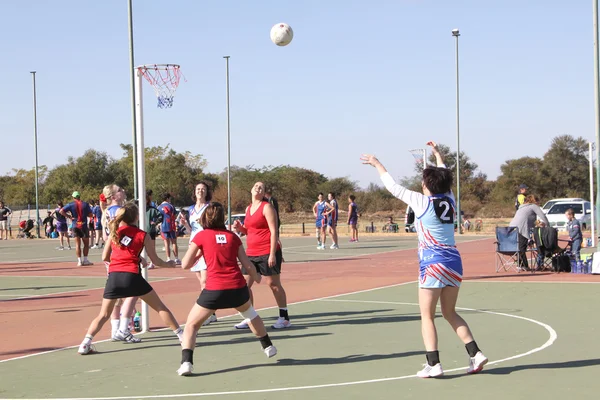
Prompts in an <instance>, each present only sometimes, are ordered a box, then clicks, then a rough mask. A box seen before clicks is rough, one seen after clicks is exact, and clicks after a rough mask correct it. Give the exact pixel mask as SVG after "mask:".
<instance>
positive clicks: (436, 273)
mask: <svg viewBox="0 0 600 400" xmlns="http://www.w3.org/2000/svg"><path fill="white" fill-rule="evenodd" d="M461 282H462V261H461V260H460V259H459V260H457V261H452V262H449V263H445V264H442V263H435V264H429V265H427V266H421V268H420V271H419V288H422V289H441V288H445V287H446V286H453V287H460V284H461Z"/></svg>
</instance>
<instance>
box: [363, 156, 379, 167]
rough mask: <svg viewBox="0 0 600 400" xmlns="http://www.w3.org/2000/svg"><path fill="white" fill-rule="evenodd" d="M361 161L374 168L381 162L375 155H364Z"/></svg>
mask: <svg viewBox="0 0 600 400" xmlns="http://www.w3.org/2000/svg"><path fill="white" fill-rule="evenodd" d="M360 161H362V163H363V164H368V165H372V166H373V167H376V166H377V164H379V160H378V159H377V157H375V156H374V155H373V154H363V155H362V156H361V157H360Z"/></svg>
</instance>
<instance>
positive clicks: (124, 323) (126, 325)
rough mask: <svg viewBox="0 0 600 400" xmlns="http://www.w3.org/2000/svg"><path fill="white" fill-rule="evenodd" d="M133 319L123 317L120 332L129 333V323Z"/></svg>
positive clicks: (120, 321)
mask: <svg viewBox="0 0 600 400" xmlns="http://www.w3.org/2000/svg"><path fill="white" fill-rule="evenodd" d="M130 321H131V318H127V317H121V319H120V320H119V330H120V331H121V332H123V333H126V332H129V322H130Z"/></svg>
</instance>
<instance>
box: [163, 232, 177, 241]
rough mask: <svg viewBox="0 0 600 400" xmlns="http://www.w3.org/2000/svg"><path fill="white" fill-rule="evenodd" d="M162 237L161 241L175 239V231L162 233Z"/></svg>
mask: <svg viewBox="0 0 600 400" xmlns="http://www.w3.org/2000/svg"><path fill="white" fill-rule="evenodd" d="M162 237H163V239H171V240H173V239H177V232H175V231H169V232H162Z"/></svg>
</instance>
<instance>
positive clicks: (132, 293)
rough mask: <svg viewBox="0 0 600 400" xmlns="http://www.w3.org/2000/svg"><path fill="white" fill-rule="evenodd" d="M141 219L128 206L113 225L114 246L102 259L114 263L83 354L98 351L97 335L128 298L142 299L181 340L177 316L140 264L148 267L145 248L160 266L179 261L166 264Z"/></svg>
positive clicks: (130, 204)
mask: <svg viewBox="0 0 600 400" xmlns="http://www.w3.org/2000/svg"><path fill="white" fill-rule="evenodd" d="M138 216H139V211H138V208H137V206H136V205H135V204H133V203H128V204H126V205H125V206H123V207H122V208H120V209H119V210H118V211H117V214H116V218H115V219H114V220H113V221H111V222H110V225H111V227H110V228H111V230H110V246H106V247H105V248H104V252H103V253H102V259H103V260H104V261H105V262H109V261H110V265H109V267H108V279H107V280H106V286H105V288H104V296H103V300H102V307H101V309H100V314H98V316H97V317H96V318H95V319H94V320H93V321H92V324H91V325H90V327H89V328H88V331H87V335H85V339H84V340H83V342H82V343H81V345H80V346H79V350H78V353H79V354H89V353H91V352H95V349H94V348H93V346H92V339H93V338H94V335H96V334H97V333H98V332H99V331H100V329H102V326H103V325H104V324H105V323H106V321H108V320H109V318H110V314H111V313H112V311H113V308H114V306H115V303H116V302H117V300H118V299H122V298H126V297H138V296H139V297H141V298H142V300H144V301H145V302H146V303H148V305H149V306H150V307H151V308H152V309H153V310H154V311H156V312H158V314H159V315H160V317H161V318H162V320H163V321H164V322H165V323H166V324H167V325H168V326H169V327H170V328H171V329H173V332H174V333H175V334H176V335H177V336H178V337H179V338H180V339H181V336H182V329H181V328H180V327H179V324H178V323H177V321H176V320H175V317H174V316H173V314H172V313H171V311H169V309H168V308H167V307H166V306H165V305H164V304H163V302H162V301H161V300H160V298H159V297H158V295H157V294H156V292H155V291H154V290H153V289H152V286H150V284H149V283H148V282H147V281H146V280H145V279H144V278H143V277H142V275H141V272H140V265H139V264H140V262H141V263H142V264H143V265H144V266H145V265H146V262H145V260H143V259H141V258H140V253H141V252H142V250H143V249H144V248H145V249H146V253H147V254H148V257H150V260H152V262H153V263H154V265H157V266H160V267H174V266H175V262H173V261H170V262H165V261H163V260H161V259H160V258H159V257H158V256H157V255H156V251H155V250H154V244H153V243H152V240H151V239H150V237H149V236H148V235H146V232H144V231H143V230H141V229H138V228H137V226H136V224H137V223H138Z"/></svg>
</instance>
